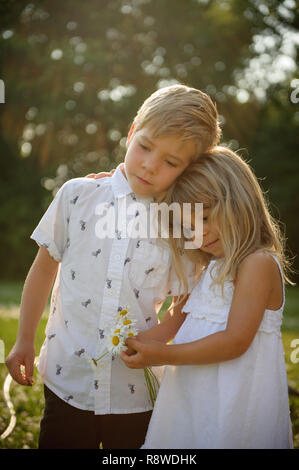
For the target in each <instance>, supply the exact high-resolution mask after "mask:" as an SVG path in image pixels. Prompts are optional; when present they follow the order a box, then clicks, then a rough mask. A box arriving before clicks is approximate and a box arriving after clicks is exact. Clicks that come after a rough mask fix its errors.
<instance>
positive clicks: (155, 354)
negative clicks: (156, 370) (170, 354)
mask: <svg viewBox="0 0 299 470" xmlns="http://www.w3.org/2000/svg"><path fill="white" fill-rule="evenodd" d="M126 343H127V345H128V347H129V349H134V351H136V353H135V354H133V355H128V354H127V351H123V352H122V353H121V355H120V357H121V359H122V360H123V362H124V363H125V364H126V366H127V367H129V368H130V369H144V368H145V367H148V366H162V365H164V364H166V357H167V345H166V344H164V343H161V342H160V341H154V340H150V341H147V342H144V343H142V342H141V341H139V340H138V339H136V338H130V339H128V340H127V342H126Z"/></svg>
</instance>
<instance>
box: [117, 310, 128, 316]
mask: <svg viewBox="0 0 299 470" xmlns="http://www.w3.org/2000/svg"><path fill="white" fill-rule="evenodd" d="M127 313H128V310H121V311H120V312H119V314H120V315H127Z"/></svg>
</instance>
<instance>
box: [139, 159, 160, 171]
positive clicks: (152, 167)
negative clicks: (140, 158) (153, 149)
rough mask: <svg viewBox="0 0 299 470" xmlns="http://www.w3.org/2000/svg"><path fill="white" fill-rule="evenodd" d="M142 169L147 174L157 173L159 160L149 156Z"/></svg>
mask: <svg viewBox="0 0 299 470" xmlns="http://www.w3.org/2000/svg"><path fill="white" fill-rule="evenodd" d="M142 166H143V168H144V169H145V170H146V171H148V172H149V173H153V174H155V173H158V171H159V168H160V162H159V159H158V158H156V157H155V156H149V157H148V158H147V159H146V160H145V161H144V162H143V165H142Z"/></svg>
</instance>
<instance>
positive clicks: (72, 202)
mask: <svg viewBox="0 0 299 470" xmlns="http://www.w3.org/2000/svg"><path fill="white" fill-rule="evenodd" d="M78 198H79V196H76V197H74V199H72V200H71V204H76V202H77V201H78Z"/></svg>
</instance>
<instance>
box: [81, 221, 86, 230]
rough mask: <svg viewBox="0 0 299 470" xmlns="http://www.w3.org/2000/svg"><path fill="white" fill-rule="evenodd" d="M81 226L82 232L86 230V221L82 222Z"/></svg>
mask: <svg viewBox="0 0 299 470" xmlns="http://www.w3.org/2000/svg"><path fill="white" fill-rule="evenodd" d="M80 225H81V230H82V231H83V230H85V229H86V222H85V221H84V220H80Z"/></svg>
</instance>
